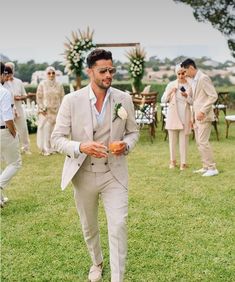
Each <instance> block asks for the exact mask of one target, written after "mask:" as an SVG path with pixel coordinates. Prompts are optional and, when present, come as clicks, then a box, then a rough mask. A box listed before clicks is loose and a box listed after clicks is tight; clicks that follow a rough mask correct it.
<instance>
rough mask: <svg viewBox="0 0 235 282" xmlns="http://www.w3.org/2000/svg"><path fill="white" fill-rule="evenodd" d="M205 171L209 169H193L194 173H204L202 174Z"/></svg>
mask: <svg viewBox="0 0 235 282" xmlns="http://www.w3.org/2000/svg"><path fill="white" fill-rule="evenodd" d="M205 172H207V169H206V168H204V167H203V168H200V169H197V170H194V171H193V173H202V174H203V173H205Z"/></svg>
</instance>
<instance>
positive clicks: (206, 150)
mask: <svg viewBox="0 0 235 282" xmlns="http://www.w3.org/2000/svg"><path fill="white" fill-rule="evenodd" d="M194 131H195V138H196V142H197V147H198V150H199V153H200V155H201V160H202V165H203V167H204V168H206V169H215V168H216V164H215V161H214V158H213V152H212V149H211V146H210V143H209V138H210V134H211V122H204V123H199V122H196V123H195V124H194Z"/></svg>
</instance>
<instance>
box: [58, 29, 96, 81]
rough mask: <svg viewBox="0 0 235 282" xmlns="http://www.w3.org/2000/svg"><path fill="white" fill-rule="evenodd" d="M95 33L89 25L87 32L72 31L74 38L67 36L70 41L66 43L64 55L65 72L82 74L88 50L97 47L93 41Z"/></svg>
mask: <svg viewBox="0 0 235 282" xmlns="http://www.w3.org/2000/svg"><path fill="white" fill-rule="evenodd" d="M93 34H94V31H92V32H90V29H89V27H88V28H87V31H86V32H81V31H80V30H78V32H74V31H72V39H69V38H66V39H67V41H68V42H66V43H64V47H65V52H64V54H63V55H64V58H65V63H64V64H65V72H67V73H68V74H69V75H70V74H72V73H74V74H75V75H77V76H81V73H82V69H83V62H84V61H85V58H86V54H87V52H88V51H89V50H91V49H92V48H94V47H96V45H95V44H94V43H93V41H92V38H93Z"/></svg>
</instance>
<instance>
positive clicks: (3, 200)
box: [0, 189, 8, 208]
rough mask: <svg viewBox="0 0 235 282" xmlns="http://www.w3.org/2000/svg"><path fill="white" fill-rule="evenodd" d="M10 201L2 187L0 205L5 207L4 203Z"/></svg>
mask: <svg viewBox="0 0 235 282" xmlns="http://www.w3.org/2000/svg"><path fill="white" fill-rule="evenodd" d="M7 202H8V198H7V197H5V196H4V194H3V192H2V189H1V198H0V206H1V208H3V206H4V204H5V203H7Z"/></svg>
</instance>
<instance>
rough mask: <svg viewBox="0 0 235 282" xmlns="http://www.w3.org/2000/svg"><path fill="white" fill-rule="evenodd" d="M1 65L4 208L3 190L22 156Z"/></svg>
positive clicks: (0, 180) (0, 152) (1, 201)
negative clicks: (4, 165)
mask: <svg viewBox="0 0 235 282" xmlns="http://www.w3.org/2000/svg"><path fill="white" fill-rule="evenodd" d="M0 65H1V73H0V78H1V83H0V140H1V143H0V159H1V167H2V161H5V162H6V167H5V169H4V170H3V171H2V172H1V175H0V189H1V198H0V206H1V207H3V205H4V203H5V202H7V200H8V199H7V198H6V197H4V196H3V190H4V189H5V187H6V186H7V184H8V183H9V182H10V180H11V179H12V177H13V176H14V175H15V174H16V173H17V171H18V170H19V169H20V167H21V156H20V151H19V139H18V135H17V132H16V129H15V125H14V122H13V111H12V106H11V103H12V97H11V93H10V92H9V91H8V90H7V89H5V88H4V87H3V86H2V84H3V83H4V80H5V74H4V70H5V65H4V64H3V63H2V62H0Z"/></svg>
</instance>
